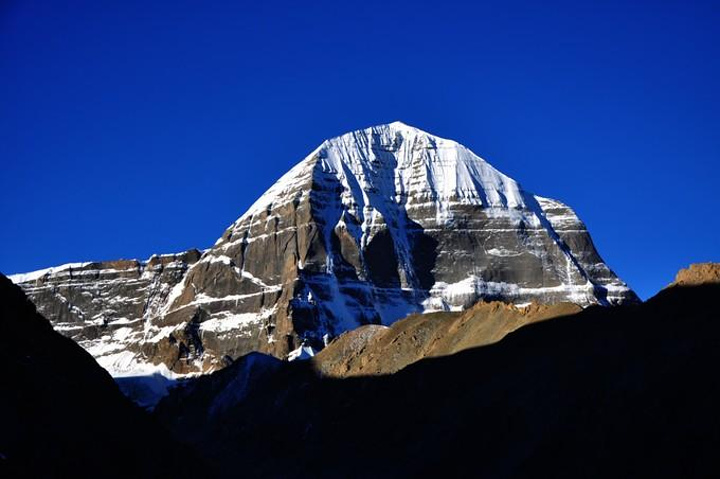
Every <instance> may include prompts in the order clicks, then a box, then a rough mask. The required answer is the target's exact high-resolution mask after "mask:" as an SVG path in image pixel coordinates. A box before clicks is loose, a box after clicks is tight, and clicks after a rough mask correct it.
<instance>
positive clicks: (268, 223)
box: [23, 122, 637, 373]
mask: <svg viewBox="0 0 720 479" xmlns="http://www.w3.org/2000/svg"><path fill="white" fill-rule="evenodd" d="M188 265H191V266H189V267H187V266H188ZM185 268H187V272H185V273H184V277H183V278H182V280H181V281H180V276H181V275H182V273H181V272H184V271H185ZM176 271H177V274H173V275H172V280H170V279H162V280H161V279H158V281H160V283H158V284H161V287H160V290H161V293H158V294H156V295H153V294H152V293H151V292H150V291H151V290H153V287H152V286H150V284H156V283H152V281H150V280H145V281H150V282H149V283H143V285H142V286H138V287H139V288H141V289H142V288H144V289H143V292H142V293H141V294H140V296H139V298H140V300H139V301H137V297H133V298H134V299H133V301H137V302H134V303H133V304H135V306H136V309H135V312H134V314H129V313H128V314H125V313H123V316H122V317H123V318H125V320H127V321H129V322H132V321H136V322H137V329H133V328H130V329H123V330H122V331H123V332H121V333H117V332H113V334H112V336H110V337H109V339H108V341H107V342H103V343H101V344H102V348H104V349H103V350H107V347H108V346H107V344H119V341H120V339H119V338H117V335H118V334H119V335H120V336H123V335H124V334H126V333H127V334H128V336H127V337H125V336H123V338H124V339H125V338H130V336H129V335H130V334H132V335H133V336H132V337H131V340H132V342H133V344H136V346H134V348H133V349H132V350H131V351H132V352H133V353H134V352H137V354H138V356H136V357H135V358H133V359H132V360H130V358H127V357H126V356H118V357H113V359H112V361H110V362H112V363H114V364H115V366H116V367H119V366H122V365H123V364H125V363H132V364H133V365H136V364H138V361H139V362H142V361H148V362H152V363H163V364H165V365H166V366H167V367H168V368H169V369H171V370H172V371H175V372H179V373H188V372H194V371H208V370H212V369H217V368H221V367H223V366H224V365H226V364H227V363H229V362H230V361H231V360H232V359H235V358H237V357H239V356H241V355H242V354H245V353H248V352H250V351H261V352H265V353H269V354H271V355H274V356H276V357H279V358H284V357H287V356H288V354H289V353H291V352H292V351H297V350H298V349H302V348H304V350H308V351H310V350H311V348H313V349H315V350H317V349H321V348H322V347H324V345H325V344H327V342H328V341H329V340H330V339H332V338H333V337H336V336H338V335H340V334H341V333H343V332H345V331H348V330H351V329H354V328H357V327H358V326H361V325H365V324H381V325H389V324H391V323H393V322H394V321H396V320H398V319H400V318H403V317H405V316H407V315H408V314H411V313H419V312H428V311H459V310H462V309H464V308H467V307H468V306H470V305H472V304H473V303H475V302H476V301H477V300H479V299H486V300H502V301H505V302H510V303H516V304H521V303H528V302H531V301H535V302H539V303H556V302H572V303H576V304H579V305H582V306H587V305H590V304H595V303H599V304H604V305H610V304H620V303H624V302H635V301H637V297H636V296H635V294H634V293H633V292H632V291H631V290H630V289H629V288H628V287H627V286H626V285H625V283H623V282H622V281H621V280H619V279H618V278H617V276H616V275H615V274H614V273H613V272H612V271H611V270H610V269H609V268H608V267H607V266H606V265H605V263H604V262H603V261H602V259H601V258H600V256H599V255H598V253H597V251H596V250H595V247H594V246H593V243H592V240H591V239H590V236H589V234H588V232H587V230H586V228H585V225H584V224H583V223H582V222H581V221H580V220H579V219H578V217H577V216H576V215H575V213H574V212H573V211H572V210H571V209H570V208H569V207H568V206H566V205H564V204H562V203H560V202H559V201H556V200H551V199H548V198H543V197H540V196H536V195H533V194H532V193H529V192H527V191H525V190H524V189H522V188H521V187H520V185H519V184H518V183H517V182H516V181H514V180H513V179H511V178H508V177H507V176H505V175H503V174H502V173H500V172H498V171H497V170H495V169H494V168H493V167H492V166H491V165H489V164H488V163H487V162H485V161H484V160H483V159H481V158H480V157H478V156H476V155H475V154H474V153H473V152H471V151H470V150H468V149H467V148H465V147H464V146H462V145H460V144H458V143H456V142H454V141H450V140H445V139H442V138H438V137H436V136H433V135H430V134H428V133H426V132H423V131H420V130H418V129H416V128H413V127H410V126H407V125H405V124H403V123H400V122H395V123H391V124H388V125H381V126H377V127H372V128H368V129H365V130H358V131H354V132H351V133H348V134H346V135H343V136H340V137H337V138H334V139H331V140H328V141H325V142H324V143H323V144H321V145H320V146H319V147H318V148H317V149H316V150H315V151H313V152H312V153H310V155H308V156H307V157H306V158H305V159H304V160H302V161H301V162H300V163H298V164H297V165H296V166H295V167H293V168H292V169H291V170H290V171H289V172H288V173H287V174H285V175H284V176H283V177H282V178H280V180H278V182H277V183H276V184H275V185H273V186H272V187H271V188H270V189H269V190H268V191H267V192H266V193H265V194H264V195H263V196H262V197H261V198H260V199H258V200H257V202H256V203H255V204H254V205H253V206H252V207H251V208H250V209H249V210H248V211H247V212H246V213H245V214H243V215H242V216H241V217H240V218H239V219H238V220H237V221H235V222H234V223H233V224H232V225H231V226H230V227H229V228H228V229H227V230H226V231H225V233H224V234H223V235H222V237H221V238H220V239H219V240H218V241H217V242H216V243H215V245H214V246H213V247H212V248H210V249H209V250H207V251H206V252H205V253H204V254H203V255H202V257H201V258H200V259H199V260H197V261H196V262H194V263H193V262H192V261H190V260H189V259H185V260H183V261H181V266H180V267H178V268H177V269H176ZM134 274H137V276H138V279H137V280H136V281H140V278H141V277H142V276H143V275H144V274H145V273H144V272H142V271H137V273H134ZM161 275H162V273H161ZM51 276H52V275H51ZM178 281H179V282H178ZM172 284H175V286H174V287H172V289H169V286H171V285H172ZM23 285H24V286H25V287H26V289H27V290H28V292H29V294H30V295H31V297H32V298H33V300H34V301H36V302H37V303H38V304H41V305H43V304H44V303H45V302H46V301H50V302H52V301H54V300H52V299H48V298H45V297H42V296H40V294H41V293H40V292H38V291H35V290H33V289H32V288H36V287H37V286H30V287H29V286H28V284H27V283H23ZM89 287H92V286H89ZM74 291H76V292H78V294H83V293H85V290H84V289H83V288H75V289H74ZM130 297H132V295H131V296H128V298H130ZM150 298H153V299H152V301H150ZM73 304H74V303H73ZM98 304H99V303H98ZM106 304H109V303H106ZM142 305H147V306H142ZM41 307H42V306H41ZM52 307H53V308H57V309H58V310H62V308H63V307H64V306H63V305H55V306H52ZM79 307H80V306H79ZM80 308H81V307H80ZM104 308H107V306H99V309H98V311H99V310H103V311H104V310H105V309H104ZM49 316H50V317H53V316H52V315H49ZM59 323H60V326H61V327H65V326H63V325H64V324H65V323H73V327H75V326H77V321H75V320H73V321H64V320H62V318H61V319H60V320H59ZM108 324H110V323H108ZM133 324H135V323H133ZM68 327H70V326H68ZM83 327H84V326H83ZM65 331H66V332H67V331H68V330H67V329H66V330H65ZM103 331H104V332H105V331H107V330H106V329H105V330H103ZM141 332H142V334H141ZM103 334H104V333H103ZM86 336H87V333H85V332H83V337H86ZM124 339H123V340H124ZM138 343H139V344H138ZM93 344H95V343H93ZM123 348H125V346H123V347H122V348H119V349H118V351H120V350H121V349H123ZM91 351H92V350H91ZM118 354H120V353H118ZM123 354H124V353H123ZM121 363H122V364H121ZM133 367H136V366H133Z"/></svg>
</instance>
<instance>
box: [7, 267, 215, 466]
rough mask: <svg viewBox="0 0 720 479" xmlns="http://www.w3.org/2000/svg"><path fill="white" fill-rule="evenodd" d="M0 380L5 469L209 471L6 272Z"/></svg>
mask: <svg viewBox="0 0 720 479" xmlns="http://www.w3.org/2000/svg"><path fill="white" fill-rule="evenodd" d="M0 384H2V387H1V391H0V476H2V477H16V476H17V477H43V478H53V477H57V478H68V477H72V478H76V477H93V478H95V477H168V476H169V475H170V471H172V470H173V469H178V468H180V470H181V473H180V476H181V477H182V476H185V475H187V476H190V475H191V474H193V473H200V472H201V471H203V472H202V474H203V477H205V476H207V475H208V474H209V473H208V471H206V470H204V469H203V467H202V466H201V464H199V463H198V462H197V460H196V459H193V457H194V456H193V455H192V454H190V453H189V452H188V451H187V450H185V449H184V448H183V447H181V446H179V445H178V444H177V443H175V442H174V441H172V440H171V439H170V438H169V436H168V435H167V434H166V433H165V432H164V431H163V429H162V428H161V427H160V426H159V425H157V424H156V423H155V422H154V421H153V420H151V418H149V417H148V416H146V414H145V413H144V412H142V411H141V410H140V409H138V408H136V407H135V406H133V405H132V404H131V403H130V402H129V400H127V399H126V398H125V397H124V396H123V395H122V394H121V393H120V391H119V390H118V388H117V386H116V385H115V383H114V381H113V380H112V378H111V377H110V375H109V374H108V373H107V372H106V371H105V370H104V369H102V368H101V367H100V366H98V364H97V363H96V362H95V360H94V359H93V358H92V356H90V354H88V353H87V352H85V351H84V350H83V349H82V348H81V347H80V346H78V345H77V344H75V342H73V341H72V340H71V339H69V338H66V337H64V336H61V335H60V334H58V333H56V332H55V331H53V329H52V327H51V326H50V323H49V322H48V321H47V320H46V319H45V318H43V317H42V316H40V315H39V314H38V313H37V312H36V310H35V306H34V305H33V304H32V303H31V302H30V301H28V300H27V299H26V297H25V295H24V294H23V292H22V290H21V289H20V288H19V287H17V286H15V285H13V284H12V283H11V282H10V281H9V280H8V279H7V278H6V277H5V276H2V275H0Z"/></svg>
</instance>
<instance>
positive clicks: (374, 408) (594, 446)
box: [157, 284, 720, 478]
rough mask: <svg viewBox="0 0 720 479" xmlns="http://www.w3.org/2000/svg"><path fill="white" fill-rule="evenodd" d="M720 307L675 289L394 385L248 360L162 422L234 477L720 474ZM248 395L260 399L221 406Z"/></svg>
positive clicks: (704, 295)
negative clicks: (235, 389)
mask: <svg viewBox="0 0 720 479" xmlns="http://www.w3.org/2000/svg"><path fill="white" fill-rule="evenodd" d="M719 296H720V286H719V285H717V284H715V285H698V286H692V287H679V286H676V287H673V288H669V289H667V290H664V291H663V292H661V293H660V294H658V295H657V296H656V297H654V298H652V299H651V300H650V301H648V302H646V303H644V304H642V305H634V306H627V307H620V308H600V307H591V308H589V309H587V310H584V311H582V312H580V313H578V314H573V315H570V316H566V317H561V318H557V319H553V320H550V321H544V322H541V323H537V324H532V325H529V326H526V327H523V328H521V329H520V330H518V331H515V332H514V333H512V334H510V335H508V336H507V337H506V338H505V339H503V340H502V341H500V342H499V343H496V344H493V345H489V346H485V347H480V348H475V349H470V350H466V351H462V352H460V353H457V354H454V355H451V356H446V357H441V358H432V359H425V360H421V361H419V362H417V363H415V364H412V365H410V366H408V367H406V368H405V369H403V370H401V371H399V372H397V373H395V374H393V375H389V376H377V377H354V378H347V379H329V378H321V377H319V375H318V374H317V373H316V371H315V370H313V369H312V364H311V363H309V362H306V363H303V364H289V365H283V366H282V367H277V366H276V367H274V368H272V370H271V371H270V372H268V369H267V367H266V366H264V365H261V366H260V367H259V368H258V369H257V370H256V372H255V373H253V372H252V371H253V368H252V364H249V363H248V360H247V359H246V360H240V361H238V362H237V363H236V364H234V365H233V366H231V367H230V368H228V369H226V370H225V371H223V372H222V374H221V375H211V376H209V377H206V378H202V379H201V380H200V381H198V382H197V383H196V384H195V385H194V386H190V387H188V388H185V389H183V390H178V391H176V392H174V393H172V394H171V395H170V397H168V398H166V400H165V401H164V402H162V403H161V404H160V406H159V407H158V410H157V414H158V415H159V417H160V418H161V419H162V420H163V421H164V422H165V423H166V424H168V425H169V426H170V427H171V428H173V430H174V432H175V434H176V435H177V436H178V437H182V438H183V439H184V440H185V441H187V442H189V443H191V444H193V445H194V446H195V447H197V448H198V450H200V451H201V452H202V453H203V454H204V455H205V456H206V457H207V458H210V459H211V460H213V461H216V462H217V464H219V467H221V468H223V471H224V473H225V475H226V476H227V477H239V476H241V475H242V476H243V477H298V478H299V477H328V478H330V477H373V478H375V477H449V476H450V477H452V476H461V475H462V476H470V477H492V478H498V477H527V476H531V477H573V478H576V477H703V476H717V474H718V472H720V455H718V454H717V451H718V447H719V446H720V409H719V406H718V404H720V375H718V374H717V368H718V365H720V317H719V316H720V315H719V314H718V308H717V304H716V299H717V298H718V297H719ZM392 353H393V350H392V346H391V345H389V346H388V348H387V354H392ZM253 362H255V363H256V364H258V363H259V362H258V361H255V360H254V359H253ZM263 374H265V376H264V377H262V375H263ZM243 378H244V379H243ZM249 378H250V379H251V378H255V380H254V381H251V380H249ZM233 381H235V382H238V381H240V382H241V383H242V384H245V385H247V384H252V388H251V390H250V391H249V392H248V391H247V390H246V391H245V392H244V393H243V394H240V395H238V396H237V397H233V396H232V395H231V394H228V393H226V394H223V395H222V396H221V395H219V394H218V391H223V390H225V388H228V387H229V385H230V384H231V383H232V382H233ZM230 390H232V388H230ZM221 398H222V399H221Z"/></svg>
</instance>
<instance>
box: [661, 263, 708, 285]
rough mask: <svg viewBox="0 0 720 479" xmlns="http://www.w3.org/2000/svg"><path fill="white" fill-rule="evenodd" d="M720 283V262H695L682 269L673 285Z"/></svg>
mask: <svg viewBox="0 0 720 479" xmlns="http://www.w3.org/2000/svg"><path fill="white" fill-rule="evenodd" d="M712 283H720V263H695V264H691V265H690V266H689V267H688V268H685V269H681V270H680V271H678V274H677V276H675V282H673V283H672V285H671V286H696V285H699V284H712Z"/></svg>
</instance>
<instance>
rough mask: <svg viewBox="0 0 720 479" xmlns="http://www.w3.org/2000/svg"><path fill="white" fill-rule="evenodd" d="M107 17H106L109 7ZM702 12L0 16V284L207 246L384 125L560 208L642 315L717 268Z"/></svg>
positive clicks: (710, 92)
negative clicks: (277, 185)
mask: <svg viewBox="0 0 720 479" xmlns="http://www.w3.org/2000/svg"><path fill="white" fill-rule="evenodd" d="M111 4H112V5H111ZM718 25H720V3H719V2H708V3H705V4H703V3H698V2H688V1H677V2H662V1H650V2H642V1H633V2H628V1H626V0H623V1H618V2H614V1H598V2H582V1H568V2H535V1H512V0H510V1H508V0H502V1H497V2H458V3H454V2H452V1H437V2H433V3H427V4H423V3H422V2H387V1H377V2H376V1H363V2H338V1H332V2H287V3H284V2H273V1H256V2H242V1H233V2H226V3H223V2H203V1H195V0H194V1H186V2H183V1H179V2H167V3H163V2H153V1H148V0H143V1H130V0H124V1H122V2H98V1H95V0H89V1H86V2H83V1H69V2H62V1H52V2H51V1H26V0H22V1H21V0H5V1H3V2H1V3H0V165H1V169H0V218H1V223H0V271H2V272H4V273H16V272H24V271H29V270H33V269H38V268H42V267H47V266H52V265H57V264H62V263H66V262H75V261H86V260H104V259H117V258H146V257H148V256H150V255H151V254H152V253H164V252H175V251H181V250H184V249H187V248H191V247H198V248H205V247H209V246H211V245H212V244H213V243H214V241H215V240H216V239H217V237H219V236H220V234H221V233H222V232H223V230H224V229H225V228H226V227H227V226H228V225H229V224H230V223H231V222H232V221H234V220H235V219H236V218H237V217H238V216H240V215H241V214H242V213H243V212H244V210H245V209H246V208H247V207H248V206H249V205H250V204H251V203H252V202H253V201H254V200H255V199H256V198H257V197H258V196H259V195H260V194H262V192H263V191H264V190H265V189H266V188H267V187H269V186H270V185H271V184H272V183H273V182H274V181H275V179H277V178H278V177H279V176H280V175H281V174H283V173H284V172H285V171H286V170H288V169H289V168H290V167H291V166H292V165H294V164H295V163H296V162H298V161H299V160H301V159H302V158H303V157H304V156H305V155H306V154H307V153H309V152H310V151H311V150H313V149H314V148H315V147H316V146H317V145H318V144H319V143H320V142H322V140H324V139H326V138H329V137H332V136H336V135H339V134H342V133H344V132H346V131H350V130H354V129H358V128H363V127H367V126H370V125H373V124H379V123H387V122H391V121H394V120H402V121H404V122H405V123H408V124H411V125H413V126H416V127H418V128H422V129H424V130H427V131H429V132H431V133H434V134H437V135H438V136H442V137H448V138H452V139H455V140H457V141H459V142H461V143H463V144H465V145H466V146H468V147H469V148H471V149H472V150H473V151H475V152H476V153H477V154H479V155H480V156H482V157H484V158H485V159H486V160H488V161H489V162H490V163H492V164H493V165H494V166H495V167H496V168H498V169H499V170H501V171H503V172H504V173H506V174H508V175H509V176H511V177H513V178H515V179H516V180H518V181H519V182H520V183H521V184H522V185H523V186H524V187H525V188H526V189H528V190H529V191H533V192H534V193H536V194H540V195H544V196H550V197H554V198H557V199H560V200H562V201H564V202H566V203H568V204H570V205H571V206H572V207H573V208H574V209H575V210H576V211H577V212H578V214H579V215H580V217H581V218H582V219H583V220H584V221H585V222H586V223H587V225H588V227H589V229H590V232H591V234H592V236H593V239H594V241H595V243H596V245H597V247H598V249H599V251H600V253H601V255H602V256H603V257H604V259H605V260H606V262H607V263H608V264H609V265H610V266H611V267H612V268H613V269H614V270H615V271H616V272H617V273H618V274H619V275H620V276H621V277H622V278H623V279H624V280H625V281H627V282H628V283H629V284H630V286H631V287H633V288H635V289H636V291H638V293H639V294H640V295H641V296H642V297H645V298H646V297H648V296H650V295H652V294H654V293H655V292H656V291H657V290H658V289H660V288H661V287H663V286H664V285H666V284H667V283H668V282H670V281H671V280H672V278H673V276H674V274H675V272H676V271H677V270H678V269H679V268H681V267H684V266H686V265H688V264H689V263H691V262H698V261H720V238H719V237H720V227H719V226H718V212H719V210H720V209H719V208H718V207H719V206H720V204H719V201H718V194H719V192H718V187H719V186H720V165H719V161H718V160H720V94H719V90H720V87H719V85H720V27H718Z"/></svg>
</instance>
